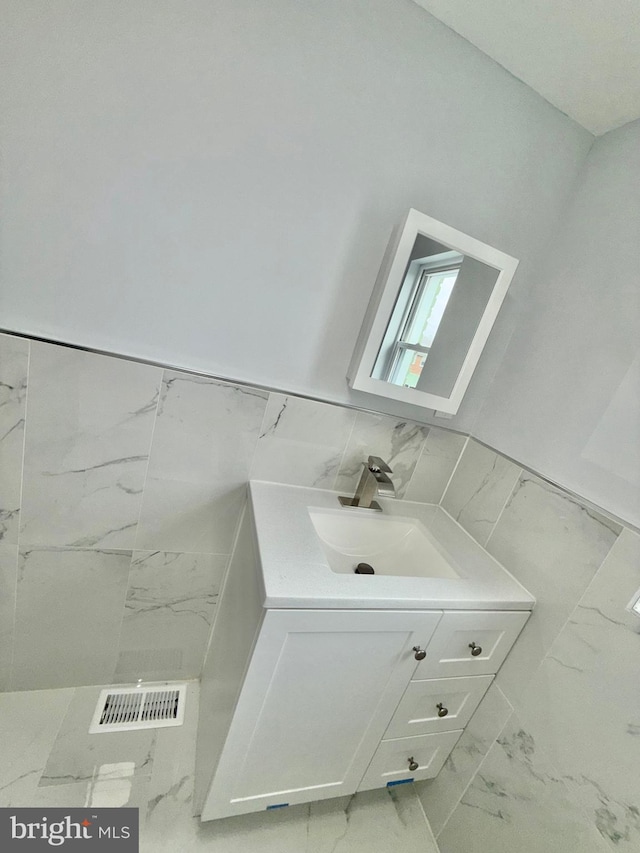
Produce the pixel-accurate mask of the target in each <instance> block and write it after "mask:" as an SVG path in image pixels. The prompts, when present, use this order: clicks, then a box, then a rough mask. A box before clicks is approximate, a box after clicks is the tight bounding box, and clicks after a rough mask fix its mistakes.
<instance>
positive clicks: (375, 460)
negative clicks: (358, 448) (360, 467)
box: [367, 456, 393, 474]
mask: <svg viewBox="0 0 640 853" xmlns="http://www.w3.org/2000/svg"><path fill="white" fill-rule="evenodd" d="M367 467H368V468H369V469H372V470H373V471H383V472H384V473H385V474H392V473H393V472H392V470H391V468H389V466H388V465H387V463H386V462H385V461H384V459H381V458H380V457H379V456H370V457H369V459H368V460H367Z"/></svg>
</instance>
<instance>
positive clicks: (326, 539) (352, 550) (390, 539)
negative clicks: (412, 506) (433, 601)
mask: <svg viewBox="0 0 640 853" xmlns="http://www.w3.org/2000/svg"><path fill="white" fill-rule="evenodd" d="M309 516H310V517H311V522H312V524H313V526H314V528H315V531H316V533H317V534H318V537H319V539H320V542H321V544H322V549H323V551H324V553H325V554H326V557H327V561H328V563H329V568H331V569H332V570H333V571H334V572H338V573H339V574H350V573H353V572H354V571H355V568H356V566H357V565H358V563H368V564H369V565H370V566H371V567H372V568H373V570H374V572H375V574H376V575H395V576H397V577H418V578H459V577H460V574H459V573H458V572H457V571H456V570H455V569H454V568H453V565H452V563H453V561H452V559H451V558H450V557H448V555H447V554H446V552H445V551H444V549H443V548H441V547H440V546H439V545H438V544H437V543H436V542H435V541H434V539H433V538H432V537H431V536H430V535H429V533H428V532H427V531H426V529H425V528H424V527H423V525H422V524H421V523H420V522H419V521H417V520H416V519H413V518H397V517H389V516H384V515H382V514H380V513H377V512H374V511H372V510H357V509H355V510H350V509H339V510H335V511H333V510H329V509H323V508H315V507H312V508H310V509H309Z"/></svg>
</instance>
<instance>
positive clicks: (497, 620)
mask: <svg viewBox="0 0 640 853" xmlns="http://www.w3.org/2000/svg"><path fill="white" fill-rule="evenodd" d="M529 615H530V614H529V611H528V610H519V611H511V610H498V611H496V610H479V611H475V610H449V611H446V612H445V614H444V616H443V617H442V619H441V620H440V622H439V623H438V627H437V628H436V631H435V633H434V635H433V637H432V638H431V642H430V643H429V645H428V646H427V649H426V651H427V654H426V657H425V658H424V660H421V661H420V663H419V664H418V665H417V667H416V669H415V672H414V674H413V678H414V679H420V680H421V679H426V678H448V677H453V676H458V675H487V674H491V673H496V672H497V671H498V669H499V668H500V666H501V665H502V662H503V661H504V659H505V658H506V656H507V655H508V654H509V650H510V648H511V646H512V645H513V644H514V642H515V641H516V638H517V636H518V634H519V633H520V631H521V630H522V629H523V627H524V624H525V622H526V621H527V619H528V618H529Z"/></svg>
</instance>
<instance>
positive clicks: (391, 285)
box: [347, 208, 518, 415]
mask: <svg viewBox="0 0 640 853" xmlns="http://www.w3.org/2000/svg"><path fill="white" fill-rule="evenodd" d="M419 234H424V235H425V236H426V237H431V238H432V239H433V240H435V241H436V242H439V243H443V244H444V245H445V246H447V247H448V248H450V249H454V250H456V251H458V252H460V253H462V254H463V255H468V256H469V257H471V258H474V259H475V260H477V261H481V262H482V263H484V264H487V265H488V266H490V267H493V268H494V269H496V270H498V273H499V274H498V278H497V280H496V283H495V286H494V288H493V291H492V293H491V296H490V298H489V301H488V302H487V306H486V308H485V310H484V312H483V314H482V317H481V319H480V322H479V324H478V327H477V329H476V332H475V335H474V336H473V339H472V341H471V344H470V346H469V349H468V351H467V354H466V356H465V359H464V361H463V364H462V367H461V369H460V373H459V374H458V376H457V378H456V381H455V383H454V385H453V388H452V390H451V394H450V395H449V396H448V397H442V396H439V395H437V394H429V393H427V392H426V391H419V390H417V389H415V388H404V387H402V386H400V385H392V384H391V383H390V382H386V381H384V380H381V379H373V378H372V376H371V374H372V373H373V369H374V364H375V361H376V358H377V356H378V352H379V351H380V347H381V345H382V340H383V338H384V335H385V332H386V329H387V326H388V324H389V319H390V317H391V313H392V311H393V308H394V305H395V302H396V299H397V297H398V294H399V292H400V288H401V286H402V282H403V279H404V276H405V274H406V269H407V264H408V263H409V257H410V255H411V250H412V249H413V244H414V242H415V240H416V237H417V236H418V235H419ZM517 266H518V261H517V260H516V259H515V258H512V257H511V256H510V255H506V254H505V253H504V252H500V251H499V250H498V249H494V248H493V247H492V246H489V245H487V244H486V243H482V242H481V241H480V240H476V239H475V238H474V237H469V235H468V234H463V232H462V231H458V230H457V229H455V228H452V227H451V226H449V225H445V224H444V223H443V222H439V221H438V220H437V219H433V218H432V217H431V216H427V215H426V214H424V213H420V212H419V211H418V210H414V209H413V208H412V209H411V210H410V211H409V213H408V215H407V218H406V220H405V223H404V225H403V226H402V228H401V229H400V230H399V233H398V234H396V235H395V238H394V237H392V239H391V242H390V244H389V247H388V249H387V252H386V254H385V257H384V259H383V262H382V267H381V269H380V273H379V275H378V278H377V280H376V284H375V288H374V291H373V295H372V297H371V302H370V303H369V307H368V309H367V313H366V314H365V318H364V322H363V324H362V329H361V331H360V335H359V337H358V342H357V344H356V349H355V352H354V355H353V359H352V361H351V365H350V367H349V372H348V374H347V380H348V382H349V385H350V386H351V387H352V388H353V389H355V390H356V391H366V392H367V393H368V394H376V395H378V396H379V397H386V398H387V399H390V400H399V401H400V402H402V403H411V404H412V405H414V406H421V407H423V408H425V409H434V410H436V412H439V413H440V412H441V413H443V414H446V415H454V414H455V413H456V412H457V411H458V408H459V407H460V403H461V402H462V398H463V396H464V394H465V391H466V390H467V386H468V385H469V382H470V381H471V376H472V375H473V371H474V370H475V368H476V365H477V364H478V360H479V359H480V355H481V353H482V350H483V349H484V345H485V343H486V342H487V338H488V337H489V333H490V332H491V328H492V326H493V324H494V322H495V319H496V317H497V315H498V311H499V310H500V306H501V305H502V302H503V300H504V297H505V295H506V292H507V289H508V287H509V285H510V284H511V279H512V278H513V275H514V273H515V271H516V268H517Z"/></svg>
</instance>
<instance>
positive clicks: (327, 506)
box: [249, 480, 535, 610]
mask: <svg viewBox="0 0 640 853" xmlns="http://www.w3.org/2000/svg"><path fill="white" fill-rule="evenodd" d="M249 496H250V507H251V510H252V512H253V518H254V524H255V533H256V538H257V544H258V556H259V560H260V565H261V570H262V571H261V581H262V587H263V594H264V597H263V605H264V606H265V607H269V608H303V609H306V608H313V609H316V608H323V609H326V608H330V609H371V610H379V609H392V610H433V609H453V610H531V609H532V608H533V606H534V604H535V599H534V598H533V596H532V595H530V594H529V593H528V592H527V590H526V589H525V588H524V587H523V586H522V585H521V584H520V583H518V581H517V580H516V579H515V578H514V577H513V576H512V575H511V574H510V573H509V572H508V571H507V570H506V569H505V568H504V567H503V566H501V565H500V563H498V561H497V560H495V559H494V558H493V557H492V556H491V555H490V554H488V553H487V552H486V551H485V550H484V548H482V547H481V546H480V545H479V544H478V543H477V542H476V541H475V540H474V539H473V538H472V537H471V536H470V535H469V534H468V533H467V532H466V531H465V530H464V529H463V528H462V527H461V526H460V525H459V524H458V523H457V522H455V521H454V520H453V519H452V518H451V516H449V515H448V514H447V513H446V512H445V511H444V510H443V509H442V507H440V506H437V505H435V504H423V503H416V502H413V501H405V500H398V499H393V498H387V499H380V500H379V503H380V505H381V507H382V510H383V512H382V514H381V515H382V516H387V517H394V516H395V517H399V518H412V519H416V520H417V521H418V522H420V523H421V524H422V525H423V527H424V528H425V529H426V530H427V531H428V533H429V534H430V536H431V537H432V538H433V539H434V540H435V541H437V543H438V545H439V547H440V549H441V550H442V552H443V553H444V554H446V555H447V558H448V559H449V561H450V563H451V564H452V565H454V566H455V567H456V571H457V573H458V575H460V577H457V578H444V577H403V576H400V577H399V576H389V575H374V576H371V575H357V574H340V573H337V572H334V571H332V570H331V568H330V567H329V563H328V560H327V558H326V556H325V553H324V551H323V548H322V545H321V542H320V540H319V539H318V537H317V535H316V532H315V529H314V527H313V524H312V521H311V516H310V514H309V509H318V510H337V509H338V508H339V506H340V505H339V503H338V495H337V493H336V492H333V491H326V490H324V489H314V488H306V487H303V486H289V485H283V484H281V483H271V482H264V481H260V480H252V481H251V482H250V483H249ZM340 511H341V512H345V513H367V514H370V513H371V512H372V511H371V510H363V509H353V508H350V507H349V508H342V509H341V510H340ZM376 515H377V513H376Z"/></svg>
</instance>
